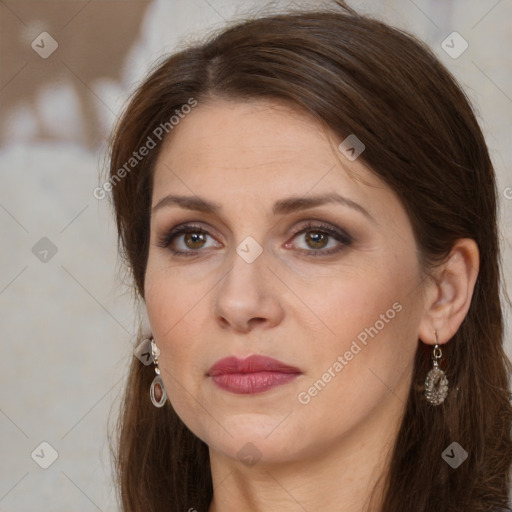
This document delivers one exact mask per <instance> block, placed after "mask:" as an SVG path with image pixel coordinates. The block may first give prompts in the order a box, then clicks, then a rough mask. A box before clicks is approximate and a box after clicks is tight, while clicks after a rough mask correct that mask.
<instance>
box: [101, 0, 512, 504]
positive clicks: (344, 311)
mask: <svg viewBox="0 0 512 512" xmlns="http://www.w3.org/2000/svg"><path fill="white" fill-rule="evenodd" d="M339 7H340V8H339V9H337V10H334V11H330V10H326V11H318V12H304V13H291V14H288V15H276V16H272V17H268V18H262V19H255V20H252V21H246V22H243V23H240V24H237V25H235V26H232V27H231V28H228V29H226V30H225V31H223V32H222V33H220V34H219V35H217V36H216V37H214V38H212V39H211V40H210V41H207V42H206V43H204V44H201V45H198V46H195V47H190V48H188V49H185V50H183V51H181V52H180V53H177V54H175V55H172V56H170V57H167V58H166V59H165V60H163V61H162V62H161V63H160V64H159V66H158V67H157V68H156V69H155V70H154V71H153V72H152V73H151V75H150V76H149V77H148V78H147V79H146V80H145V81H144V83H143V84H142V85H141V86H140V87H139V88H138V90H137V91H136V93H135V95H134V96H133V97H132V99H131V101H130V103H129V105H128V107H127V109H126V111H125V113H124V115H123V117H122V119H121V121H120V123H119V125H118V127H117V129H116V132H115V136H114V139H113V142H112V152H111V166H110V177H109V189H111V190H112V195H113V202H114V207H115V214H116V220H117V226H118V230H119V237H120V246H121V250H122V252H123V254H124V255H125V257H126V261H127V264H128V266H129V268H130V270H131V273H132V276H133V280H134V283H135V288H136V291H137V293H138V295H139V296H140V297H141V299H142V301H143V305H144V308H145V309H146V310H147V316H148V320H149V332H142V331H141V334H140V338H139V339H138V340H137V346H138V350H139V352H138V353H139V354H140V353H145V354H146V359H145V360H144V359H143V358H141V359H142V360H143V361H144V363H145V364H142V363H141V360H140V359H139V358H137V357H134V359H133V362H132V365H131V369H130V375H129V379H128V387H127V390H126V396H125V401H124V404H123V410H122V415H121V417H120V425H119V440H118V446H117V447H116V450H117V451H116V464H117V470H118V478H119V481H118V483H119V490H120V495H121V500H122V507H123V510H124V511H125V512H128V511H129V512H135V511H136V512H142V511H162V512H163V511H167V512H169V511H181V510H188V511H190V512H191V511H194V510H196V511H207V510H208V511H209V512H220V511H222V512H226V511H228V512H229V511H231V510H248V511H263V510H265V511H267V510H272V511H284V510H307V511H317V510H322V511H340V510H347V511H348V510H350V511H367V512H370V511H372V512H373V511H379V512H402V511H403V512H406V511H407V512H410V511H412V510H413V511H415V512H434V511H435V512H439V511H446V512H448V511H465V512H468V511H471V512H477V511H488V510H492V511H498V510H501V509H504V508H505V507H507V503H508V500H507V498H508V489H509V476H510V472H509V471H510V464H511V462H512V443H511V438H510V428H511V418H512V409H511V405H510V402H509V393H508V389H507V384H508V376H509V374H510V370H511V366H510V362H509V361H508V359H507V358H506V355H505V353H504V351H503V348H502V341H503V323H502V313H501V305H500V298H499V248H498V240H497V226H496V196H495V177H494V171H493V167H492V164H491V161H490V158H489V153H488V150H487V147H486V145H485V141H484V138H483V136H482V133H481V130H480V128H479V126H478V124H477V121H476V119H475V116H474V114H473V112H472V109H471V107H470V105H469V103H468V100H467V98H466V97H465V95H464V93H463V92H462V91H461V89H460V87H459V86H458V85H457V84H456V82H455V80H454V79H453V77H452V76H451V75H450V74H449V73H448V71H447V70H446V69H445V68H444V67H443V66H442V65H441V64H440V63H439V62H438V60H437V59H436V58H435V56H434V55H433V54H432V52H431V51H430V50H429V49H428V48H426V47H425V45H423V44H422V43H420V42H419V41H417V40H416V39H414V38H413V37H411V36H409V35H407V34H404V33H402V32H401V31H398V30H396V29H393V28H390V27H388V26H386V25H384V24H382V23H381V22H378V21H375V20H372V19H368V18H366V17H363V16H360V15H358V14H357V13H355V12H354V11H353V10H351V9H349V8H346V7H344V6H343V5H342V4H341V2H339ZM150 350H151V351H152V356H153V357H152V358H151V359H150V360H149V358H148V356H149V351H150ZM144 351H145V352H144ZM148 361H150V362H151V363H152V364H147V362H148Z"/></svg>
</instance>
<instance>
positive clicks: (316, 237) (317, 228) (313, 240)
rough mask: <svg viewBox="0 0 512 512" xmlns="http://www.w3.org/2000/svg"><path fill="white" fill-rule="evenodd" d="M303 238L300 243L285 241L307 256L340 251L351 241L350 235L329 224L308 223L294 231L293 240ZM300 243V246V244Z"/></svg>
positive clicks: (288, 245) (326, 254)
mask: <svg viewBox="0 0 512 512" xmlns="http://www.w3.org/2000/svg"><path fill="white" fill-rule="evenodd" d="M301 239H302V240H303V243H302V244H297V245H296V244H295V243H293V244H291V243H287V244H286V246H287V247H291V246H294V245H295V247H296V248H298V250H299V251H300V252H303V253H305V254H307V255H308V256H329V255H332V254H335V253H337V252H340V251H342V250H343V249H344V248H346V247H348V246H350V245H351V244H352V243H353V239H352V237H351V236H350V235H349V234H348V233H346V232H345V231H343V230H341V229H339V228H334V227H331V226H330V225H329V224H317V223H310V224H308V225H306V226H304V227H303V229H302V230H300V231H299V232H297V233H295V235H294V237H293V240H299V241H300V240H301ZM300 245H302V247H301V246H300Z"/></svg>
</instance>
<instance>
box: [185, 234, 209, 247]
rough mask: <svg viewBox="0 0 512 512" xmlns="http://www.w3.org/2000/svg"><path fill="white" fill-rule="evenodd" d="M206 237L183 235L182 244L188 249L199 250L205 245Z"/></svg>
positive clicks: (203, 235)
mask: <svg viewBox="0 0 512 512" xmlns="http://www.w3.org/2000/svg"><path fill="white" fill-rule="evenodd" d="M205 240H206V235H205V234H204V233H196V232H191V233H185V234H184V238H183V242H184V244H185V245H186V246H187V247H188V248H189V249H200V248H201V247H202V246H203V244H204V243H205Z"/></svg>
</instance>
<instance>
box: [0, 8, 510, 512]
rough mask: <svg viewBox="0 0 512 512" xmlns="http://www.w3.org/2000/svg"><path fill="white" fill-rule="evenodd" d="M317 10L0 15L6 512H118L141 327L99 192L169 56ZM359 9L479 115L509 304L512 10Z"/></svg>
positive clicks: (12, 11)
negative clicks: (140, 99) (135, 107)
mask: <svg viewBox="0 0 512 512" xmlns="http://www.w3.org/2000/svg"><path fill="white" fill-rule="evenodd" d="M319 3H320V2H318V1H317V2H298V1H296V2H289V1H288V2H264V1H257V0H251V1H250V0H243V1H234V0H125V1H116V0H105V1H101V0H95V1H92V0H88V1H74V0H59V1H29V0H0V112H1V115H0V229H1V238H0V244H1V249H0V310H1V312H2V316H1V318H2V321H1V322H0V336H1V340H2V341H1V347H2V355H1V357H0V511H6V512H7V511H17V512H18V511H19V512H21V511H27V512H28V511H30V512H33V511H35V510H37V511H52V512H60V511H62V512H64V511H66V512H68V511H69V510H80V511H84V512H86V511H91V512H92V511H95V510H100V511H103V512H111V511H117V510H118V507H117V504H116V499H115V493H114V489H113V485H112V474H111V471H112V470H111V463H110V456H109V443H108V438H107V432H108V429H109V428H111V427H112V425H113V423H115V420H116V417H117V408H118V406H119V399H120V396H121V393H122V390H123V386H124V382H125V378H126V371H127V367H128V364H129V362H130V358H131V357H132V352H133V341H134V336H135V332H136V326H137V315H136V308H135V305H134V302H133V300H132V295H131V293H130V290H129V289H128V288H127V287H126V286H124V285H123V283H122V279H121V278H120V276H119V274H118V270H119V264H118V259H117V254H116V234H115V229H114V224H113V222H112V220H111V211H110V207H109V203H108V198H103V199H97V198H96V197H95V196H94V195H93V191H94V189H95V187H97V186H98V184H99V183H100V182H101V179H100V177H99V173H100V171H101V170H102V169H103V168H104V166H105V149H106V140H107V138H108V136H109V133H110V130H111V127H112V125H113V123H114V122H115V120H116V118H117V117H118V115H119V113H120V111H121V108H122V106H123V105H124V103H125V102H126V100H127V98H128V96H129V94H130V93H131V92H132V91H133V90H134V88H135V87H136V85H137V84H138V83H139V82H140V80H141V79H142V78H143V77H144V76H146V74H147V71H148V69H149V67H150V66H151V64H152V63H153V62H154V61H155V59H157V58H158V57H160V56H161V55H162V53H164V52H168V51H173V50H175V49H177V48H179V47H180V46H183V45H186V44H187V43H188V42H191V41H193V40H196V39H197V38H203V37H206V36H207V35H209V34H210V33H211V32H212V31H215V30H216V29H219V28H220V27H222V26H223V25H224V24H225V23H226V22H229V21H230V20H233V19H239V18H241V17H248V16H254V15H258V14H262V13H266V12H273V11H281V10H285V9H286V8H288V7H293V6H302V7H310V6H315V5H318V4H319ZM348 3H349V5H351V6H353V7H355V8H356V9H358V10H359V11H360V12H363V13H369V14H372V15H374V16H375V17H377V18H379V19H381V20H383V21H386V22H388V23H390V24H392V25H394V26H397V27H400V28H402V29H405V30H407V31H409V32H412V33H414V34H416V35H417V36H419V37H420V38H421V39H423V40H424V41H425V42H427V43H428V44H429V45H430V46H431V47H432V49H433V50H434V52H435V53H436V54H437V55H438V56H439V58H440V59H441V60H442V61H443V62H444V64H445V65H446V66H447V67H448V68H449V69H450V70H451V71H452V72H453V74H454V75H455V76H456V77H457V78H458V79H459V81H460V82H461V84H462V85H463V87H464V88H465V90H466V92H467V94H468V96H469V97H470V99H471V101H472V102H473V104H474V106H475V109H476V112H477V116H478V118H479V121H480V123H481V126H482V128H483V130H484V132H485V135H486V138H487V142H488V145H489V148H490V151H491V155H492V158H493V161H494V164H495V168H496V171H497V174H498V191H499V197H500V215H501V217H500V232H501V238H502V247H503V251H504V255H503V258H504V269H503V270H504V275H505V284H506V286H507V288H508V289H509V290H510V284H511V283H512V272H511V269H512V265H511V264H510V263H511V261H512V248H511V244H510V240H511V239H512V237H511V235H512V222H511V219H512V173H511V164H512V141H511V132H512V130H511V128H510V126H511V120H512V53H511V52H510V48H511V47H512V31H511V30H510V19H511V18H512V3H511V2H510V1H506V0H489V1H478V0H471V1H469V0H452V1H446V0H388V1H387V2H380V1H378V0H369V1H364V2H363V1H358V0H352V1H350V0H349V2H348ZM453 32H457V34H453ZM506 317H507V340H506V350H507V353H508V355H509V357H512V336H511V328H510V320H509V311H508V310H507V311H506Z"/></svg>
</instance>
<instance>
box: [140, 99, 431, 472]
mask: <svg viewBox="0 0 512 512" xmlns="http://www.w3.org/2000/svg"><path fill="white" fill-rule="evenodd" d="M341 142H342V140H341V139H339V138H337V137H336V136H335V135H334V134H332V133H330V132H326V131H325V129H324V128H323V127H322V126H321V125H320V124H319V123H318V122H317V121H316V120H314V119H312V118H311V117H309V116H307V115H306V114H304V113H300V112H299V111H297V110H295V109H292V108H290V107H287V106H285V105H284V104H279V103H270V102H266V101H258V102H256V101H254V102H225V101H220V100H219V101H217V102H215V103H210V104H206V103H205V104H201V103H199V105H198V106H197V107H196V108H195V109H194V110H193V111H192V112H191V113H190V114H189V115H188V116H186V117H185V118H184V119H182V120H181V121H180V123H179V125H178V126H176V127H174V128H173V131H172V133H171V136H170V138H169V139H168V140H167V141H166V143H165V145H164V147H163V148H162V152H161V154H160V156H159V158H158V161H157V165H156V168H155V174H154V187H153V197H152V214H151V240H150V249H149V257H148V264H147V270H146V276H145V300H146V305H147V311H148V315H149V320H150V325H151V329H152V333H153V336H154V338H155V342H156V344H157V345H158V347H159V348H160V351H161V353H160V357H159V367H160V369H161V371H162V378H163V380H164V384H165V388H166V390H167V393H168V395H169V399H170V401H171V403H172V406H173V407H174V409H175V410H176V412H177V414H178V415H179V416H180V418H181V419H182V420H183V422H184V423H185V424H186V425H187V426H188V427H189V428H190V430H191V431H192V432H194V433H195V434H196V435H197V436H198V437H199V438H200V439H202V440H203V441H204V442H206V443H207V444H208V445H209V447H210V449H211V451H212V453H214V454H217V455H220V456H226V457H231V458H238V459H243V458H245V457H246V456H247V455H249V456H252V457H253V459H259V460H260V461H261V462H265V461H266V462H269V463H270V462H276V461H285V460H288V461H292V460H299V459H301V458H302V459H303V458H304V457H314V456H318V455H320V454H322V453H328V452H329V451H331V450H333V449H335V448H336V447H341V446H343V445H344V444H345V445H347V443H348V442H349V441H350V443H351V445H352V446H357V444H358V443H368V442H372V441H371V439H375V436H372V434H371V433H372V432H373V433H376V432H382V431H384V432H387V431H389V428H390V426H393V427H395V428H396V427H397V425H398V421H399V419H401V414H402V412H403V407H404V404H405V402H406V397H407V394H408V391H409V387H410V380H411V375H412V364H413V358H414V354H415V351H416V348H417V342H418V331H419V324H420V322H421V320H422V315H423V294H422V290H423V284H422V283H423V281H422V274H421V269H420V265H419V261H418V255H417V252H416V245H415V241H414V237H413V232H412V228H411V224H410V222H409V220H408V217H407V215H406V213H405V210H404V208H403V207H402V205H401V203H400V202H399V200H398V198H397V196H396V195H395V194H394V193H393V192H392V191H391V189H389V188H388V187H387V186H386V185H385V184H384V182H383V181H381V180H380V179H379V178H377V177H376V176H375V175H374V174H372V173H371V172H370V171H369V170H368V168H366V167H365V166H364V165H363V163H362V162H361V161H360V160H358V159H356V160H354V161H351V160H349V159H348V158H347V157H346V156H345V155H344V154H343V153H342V152H341V151H340V150H338V145H339V144H340V143H341ZM347 169H350V170H351V171H352V175H353V176H352V177H351V176H350V175H349V174H348V173H347V171H346V170H347ZM354 176H357V177H359V178H362V179H361V180H358V179H354ZM171 196H180V197H181V198H182V199H174V200H173V199H172V197H171ZM335 197H338V199H337V200H336V199H335ZM210 204H214V205H216V206H215V207H211V206H209V205H210ZM186 226H190V227H189V228H187V229H188V232H185V233H183V232H177V231H176V230H177V228H180V229H181V228H184V227H186ZM171 230H173V232H172V233H170V232H171ZM251 355H261V356H266V357H268V358H273V359H275V360H278V361H280V362H281V363H284V365H287V367H286V368H282V367H279V365H278V366H268V367H266V366H264V365H263V366H258V362H257V361H256V362H253V363H251V364H245V365H244V364H243V362H242V363H241V367H239V368H237V367H236V365H235V366H234V367H233V366H230V365H229V364H228V365H226V364H224V365H222V364H221V365H220V366H221V367H220V369H218V375H217V374H216V373H215V372H214V371H212V370H211V368H212V366H213V365H214V364H215V363H216V362H217V361H219V360H220V359H223V358H227V357H235V358H238V359H242V360H243V359H245V358H247V357H248V356H251ZM260 363H261V361H260ZM230 372H231V373H230ZM233 372H234V373H233ZM287 372H291V373H287ZM248 443H250V444H248ZM353 443H355V444H353Z"/></svg>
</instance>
